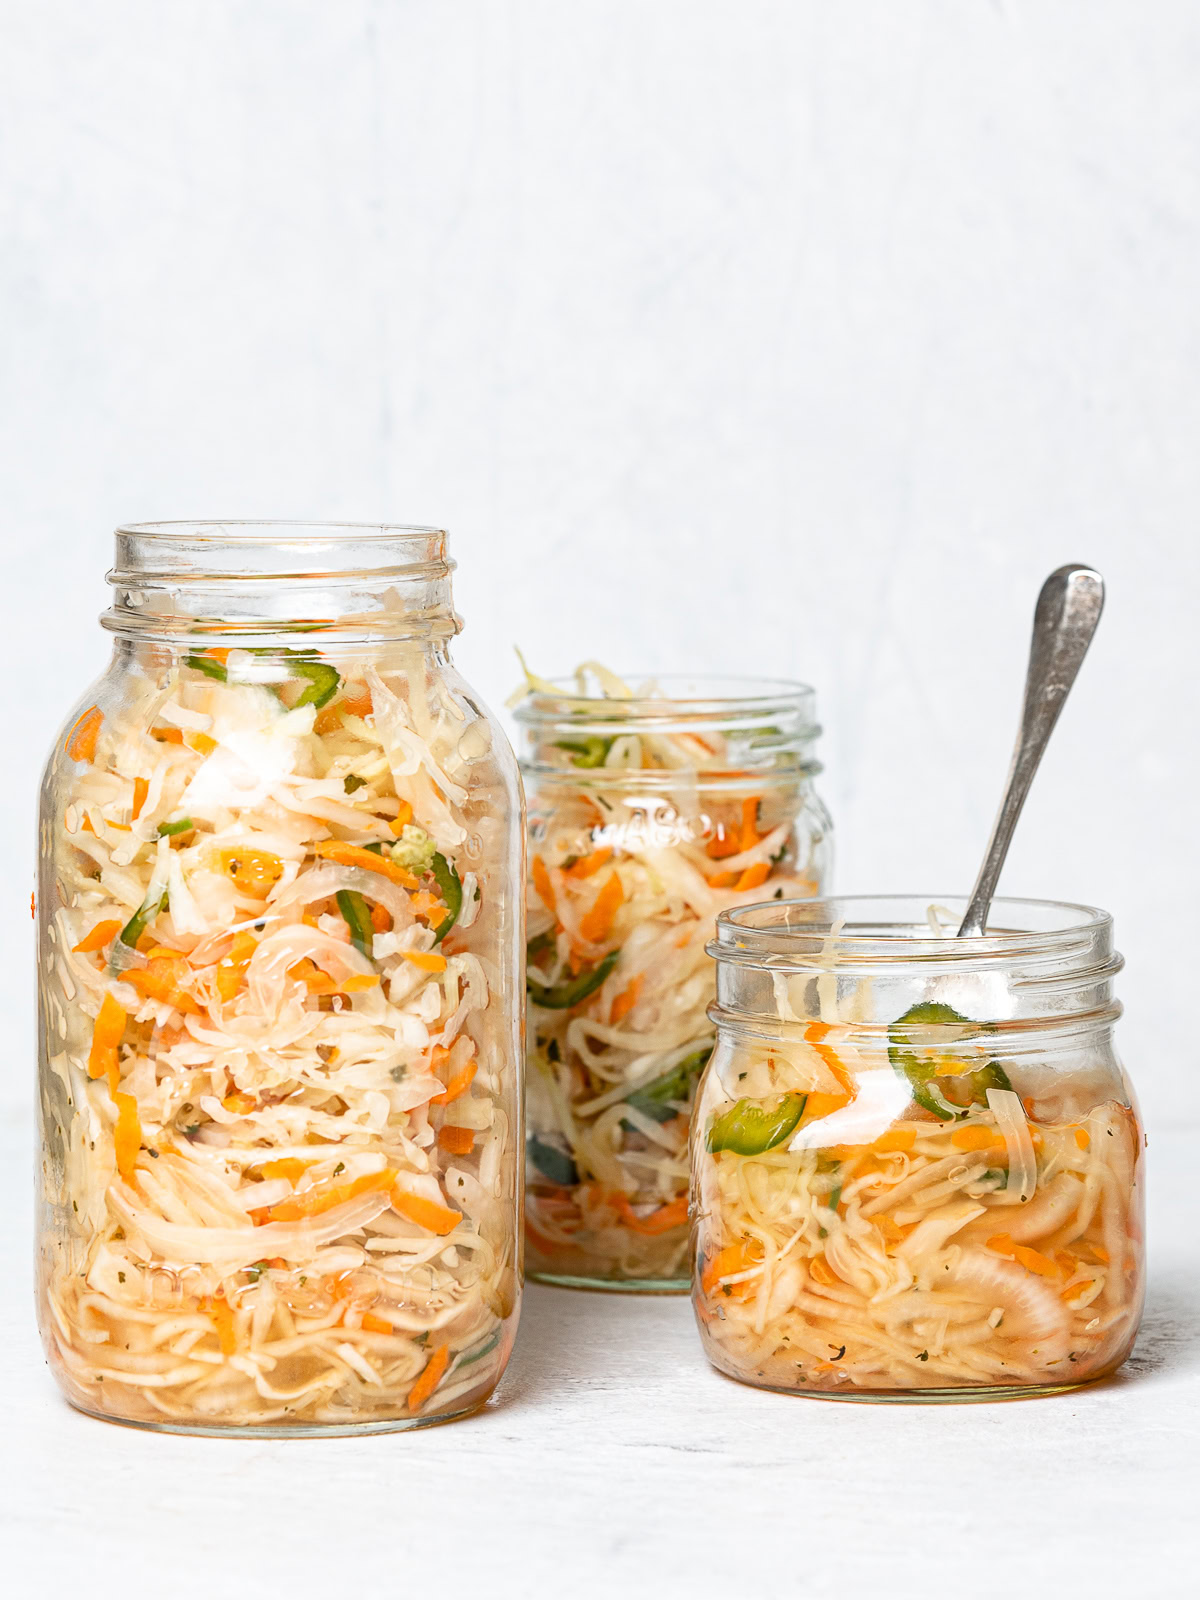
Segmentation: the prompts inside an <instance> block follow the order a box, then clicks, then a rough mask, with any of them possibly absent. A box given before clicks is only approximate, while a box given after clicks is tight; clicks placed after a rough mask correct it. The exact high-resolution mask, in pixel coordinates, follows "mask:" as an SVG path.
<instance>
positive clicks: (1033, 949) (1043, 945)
mask: <svg viewBox="0 0 1200 1600" xmlns="http://www.w3.org/2000/svg"><path fill="white" fill-rule="evenodd" d="M967 901H968V897H967V896H965V895H932V894H929V895H913V894H889V895H826V896H818V897H813V898H810V899H803V900H764V901H757V902H755V903H754V904H753V905H748V906H739V907H736V908H734V909H733V910H730V911H724V912H722V913H721V914H720V916H718V918H717V932H716V937H715V938H714V939H712V940H710V942H709V944H708V946H707V949H708V952H709V954H710V955H711V956H713V957H714V958H715V959H716V960H717V961H719V962H729V963H732V964H735V965H739V966H751V967H770V968H774V969H777V970H778V969H782V970H784V971H789V970H794V971H814V972H820V971H826V972H828V971H831V970H835V969H837V970H846V969H857V968H862V969H867V970H873V971H879V970H881V969H886V968H888V967H890V966H900V965H907V964H917V965H921V966H924V965H927V964H931V963H932V964H945V965H947V966H953V967H954V968H955V969H956V970H960V971H961V970H965V969H969V968H971V967H976V966H994V965H997V964H1002V963H1004V962H1010V961H1018V960H1022V959H1025V958H1030V957H1033V958H1036V957H1039V956H1042V957H1058V958H1064V957H1065V958H1069V957H1070V956H1071V955H1072V954H1075V953H1078V954H1079V955H1081V956H1083V955H1085V953H1086V952H1089V951H1093V950H1094V949H1095V947H1096V945H1097V943H1098V942H1099V943H1100V944H1102V945H1104V946H1107V943H1108V941H1109V938H1110V937H1111V932H1112V917H1111V916H1110V914H1109V913H1108V912H1107V911H1104V910H1102V909H1101V908H1100V907H1099V906H1090V905H1082V904H1078V903H1076V902H1073V901H1067V900H1036V899H1016V898H1008V897H998V898H997V899H995V900H993V902H992V907H991V913H990V916H989V919H988V923H989V929H991V930H992V931H989V932H988V933H986V934H984V935H982V936H980V937H978V938H968V939H958V938H956V937H955V931H956V930H957V928H958V924H959V922H960V921H961V919H962V916H963V915H964V913H965V912H966V908H967ZM889 912H890V913H892V914H893V915H892V916H891V917H888V916H887V913H889ZM938 912H942V913H945V931H944V932H943V931H938V932H934V931H933V930H932V928H931V929H930V931H929V932H928V933H925V932H919V931H917V930H919V929H920V928H921V925H922V923H925V924H926V926H928V919H929V917H930V915H931V914H932V915H933V916H935V917H936V914H937V913H938ZM856 919H859V920H856ZM998 919H1005V921H1004V922H1003V923H1002V924H1001V925H997V922H998ZM1009 919H1011V920H1009ZM1039 923H1040V924H1041V925H1040V926H1039ZM1022 924H1032V926H1027V925H1022ZM891 928H901V929H904V930H906V931H905V932H901V933H896V932H890V931H888V930H889V929H891Z"/></svg>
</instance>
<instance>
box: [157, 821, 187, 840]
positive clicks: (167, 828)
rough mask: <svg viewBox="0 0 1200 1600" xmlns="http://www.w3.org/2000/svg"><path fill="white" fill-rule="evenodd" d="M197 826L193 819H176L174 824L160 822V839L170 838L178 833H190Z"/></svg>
mask: <svg viewBox="0 0 1200 1600" xmlns="http://www.w3.org/2000/svg"><path fill="white" fill-rule="evenodd" d="M195 826H196V824H195V823H194V822H193V821H192V819H191V817H176V818H175V820H174V822H160V823H159V825H158V833H159V837H160V838H170V837H172V836H173V835H174V834H177V833H190V832H191V831H192V829H193V828H194V827H195Z"/></svg>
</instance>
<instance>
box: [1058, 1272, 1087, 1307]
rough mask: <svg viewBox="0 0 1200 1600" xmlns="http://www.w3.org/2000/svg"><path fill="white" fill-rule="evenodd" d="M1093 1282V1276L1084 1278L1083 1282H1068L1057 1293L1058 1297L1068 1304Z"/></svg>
mask: <svg viewBox="0 0 1200 1600" xmlns="http://www.w3.org/2000/svg"><path fill="white" fill-rule="evenodd" d="M1094 1282H1095V1279H1094V1278H1087V1279H1085V1280H1084V1282H1083V1283H1069V1284H1068V1285H1067V1287H1066V1288H1065V1289H1064V1290H1063V1291H1062V1293H1061V1294H1060V1295H1059V1299H1060V1300H1065V1301H1066V1302H1067V1303H1068V1305H1069V1304H1070V1302H1071V1301H1072V1300H1074V1299H1075V1297H1076V1295H1081V1294H1083V1293H1085V1292H1086V1291H1087V1290H1088V1289H1090V1288H1091V1287H1092V1284H1093V1283H1094Z"/></svg>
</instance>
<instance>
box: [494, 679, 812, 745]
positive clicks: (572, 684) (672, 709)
mask: <svg viewBox="0 0 1200 1600" xmlns="http://www.w3.org/2000/svg"><path fill="white" fill-rule="evenodd" d="M620 676H622V677H624V678H625V679H626V681H629V680H633V681H637V679H638V678H639V677H640V678H642V679H645V680H648V681H649V682H650V683H651V684H652V685H653V686H654V687H655V689H656V690H657V691H658V692H656V693H638V694H632V695H606V694H602V693H597V694H587V693H585V692H582V691H581V689H580V687H579V678H578V677H577V675H576V674H575V673H570V674H564V675H563V676H559V677H553V678H543V679H541V680H540V681H541V682H542V683H545V684H549V685H550V686H551V689H553V691H554V692H553V693H552V692H551V691H550V690H549V689H541V688H534V689H532V690H531V691H530V693H529V694H527V695H526V696H525V698H524V699H523V700H521V701H520V702H519V703H518V704H517V705H516V707H515V708H514V710H513V717H514V718H515V720H516V721H518V722H522V723H534V722H540V721H543V720H558V719H560V718H562V717H564V716H566V717H570V716H580V717H582V718H584V719H585V720H587V721H588V722H594V721H598V720H599V721H603V720H604V719H602V718H601V719H597V718H596V715H595V712H596V708H597V707H604V708H605V710H606V711H608V712H611V713H612V718H611V720H615V721H621V722H625V721H632V720H635V719H636V720H637V721H648V722H649V721H655V720H658V719H665V720H676V719H678V718H679V717H680V716H686V717H688V718H689V719H690V718H696V719H707V718H720V717H726V716H729V715H730V714H733V715H755V716H757V715H766V714H769V713H770V712H771V711H775V710H792V711H794V710H795V709H796V708H797V707H801V708H803V709H805V710H806V711H809V712H810V713H811V711H812V709H813V705H814V702H815V699H816V692H815V690H814V689H813V688H812V687H811V685H809V684H807V683H800V682H798V681H796V680H794V679H791V678H760V677H755V676H752V675H743V674H733V673H730V674H717V675H713V676H703V675H700V676H696V675H692V674H687V673H671V672H664V673H653V674H651V673H642V674H634V673H628V674H621V675H620ZM813 731H814V733H815V732H819V731H820V730H819V729H817V728H815V727H814V729H813Z"/></svg>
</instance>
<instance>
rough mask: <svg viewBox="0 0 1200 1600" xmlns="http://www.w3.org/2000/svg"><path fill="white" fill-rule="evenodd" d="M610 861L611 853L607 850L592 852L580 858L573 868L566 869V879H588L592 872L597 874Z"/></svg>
mask: <svg viewBox="0 0 1200 1600" xmlns="http://www.w3.org/2000/svg"><path fill="white" fill-rule="evenodd" d="M611 860H612V851H611V850H608V849H600V850H593V851H592V853H591V854H590V855H586V856H580V858H579V860H578V861H577V862H576V863H575V865H574V866H573V867H568V868H567V877H568V878H590V877H591V875H592V873H593V872H599V871H600V868H601V867H605V866H607V865H608V863H609V862H610V861H611Z"/></svg>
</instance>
